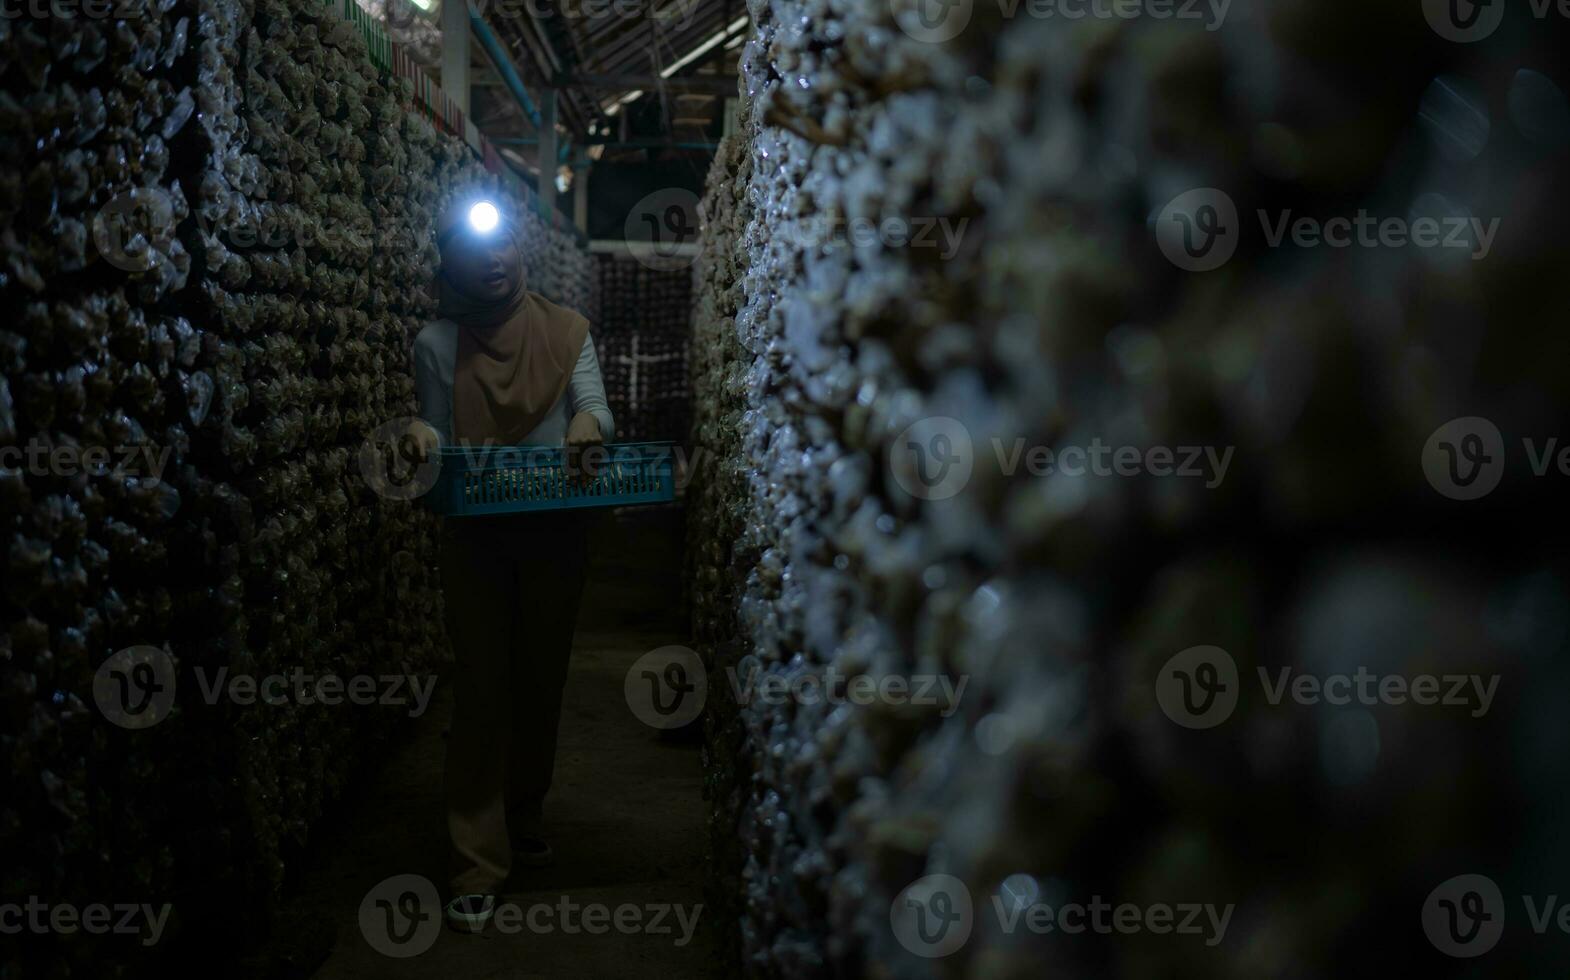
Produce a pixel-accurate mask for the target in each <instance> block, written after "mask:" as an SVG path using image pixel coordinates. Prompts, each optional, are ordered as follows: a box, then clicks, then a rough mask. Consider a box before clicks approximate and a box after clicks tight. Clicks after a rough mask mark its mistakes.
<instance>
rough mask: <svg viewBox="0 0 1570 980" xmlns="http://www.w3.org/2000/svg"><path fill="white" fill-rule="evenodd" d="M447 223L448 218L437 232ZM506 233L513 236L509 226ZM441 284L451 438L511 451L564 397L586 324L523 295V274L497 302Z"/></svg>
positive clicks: (534, 296)
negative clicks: (451, 330) (450, 352)
mask: <svg viewBox="0 0 1570 980" xmlns="http://www.w3.org/2000/svg"><path fill="white" fill-rule="evenodd" d="M452 220H455V218H454V216H453V215H451V214H449V215H448V216H447V217H446V218H444V220H443V221H442V222H441V226H442V227H446V226H447V225H448V224H449V223H450V222H451V221H452ZM506 227H507V234H509V235H513V234H514V232H513V228H512V225H511V223H508V224H507V226H506ZM449 240H450V239H449ZM514 240H515V241H516V237H515V239H514ZM520 264H521V263H520ZM439 285H440V291H441V295H440V299H439V303H438V312H439V313H440V315H441V317H442V318H443V319H446V320H451V321H452V322H453V323H455V324H457V325H458V358H457V364H456V366H455V368H454V370H453V386H452V408H453V413H452V414H453V419H452V428H453V437H454V438H455V439H457V440H458V441H459V442H464V443H473V444H485V443H495V444H500V445H517V444H518V443H520V442H522V441H523V439H524V438H525V437H526V436H527V435H528V434H529V433H530V432H533V431H534V429H535V428H536V427H538V426H539V424H540V423H541V422H542V421H544V419H545V416H546V415H547V414H549V413H550V410H551V409H552V408H553V407H554V406H555V405H556V402H557V401H558V400H559V399H560V398H561V396H562V393H563V392H565V391H566V390H567V384H568V382H570V381H571V380H572V371H573V368H574V367H575V366H576V365H577V363H578V355H579V354H580V353H581V352H582V351H583V343H584V340H585V338H587V337H588V335H589V321H588V320H587V319H585V318H584V317H582V316H580V315H579V314H577V313H574V312H573V311H571V310H569V309H566V308H564V307H560V306H557V305H556V304H555V303H552V302H550V301H548V300H546V299H545V298H544V297H543V296H540V295H539V294H538V293H532V292H529V291H528V290H527V289H526V288H524V281H523V269H522V268H520V269H519V270H518V286H517V288H516V289H514V290H513V293H512V295H510V296H508V297H507V298H506V299H504V300H501V301H500V302H497V303H481V302H476V301H475V300H473V299H470V298H469V297H467V296H465V295H463V294H462V293H460V292H459V291H458V290H457V288H456V287H454V286H453V285H452V283H451V282H449V281H448V280H447V276H446V274H445V273H444V274H443V275H442V276H441V277H440V279H439Z"/></svg>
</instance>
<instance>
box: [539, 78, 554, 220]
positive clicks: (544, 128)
mask: <svg viewBox="0 0 1570 980" xmlns="http://www.w3.org/2000/svg"><path fill="white" fill-rule="evenodd" d="M544 102H545V105H544V106H543V107H542V111H541V113H540V217H542V218H544V219H545V220H546V221H548V222H550V223H551V224H552V226H554V225H555V222H556V167H557V160H556V90H555V89H554V88H548V89H546V90H545V99H544Z"/></svg>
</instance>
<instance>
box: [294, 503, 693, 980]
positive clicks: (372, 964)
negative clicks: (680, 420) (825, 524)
mask: <svg viewBox="0 0 1570 980" xmlns="http://www.w3.org/2000/svg"><path fill="white" fill-rule="evenodd" d="M680 520H681V515H680V512H679V511H675V510H671V509H661V510H635V511H629V512H627V513H625V514H623V515H618V516H615V517H612V516H609V515H608V516H607V517H606V519H605V520H604V521H603V522H602V524H601V525H600V527H599V528H598V529H597V530H596V534H595V541H594V572H593V574H592V576H591V578H590V583H589V590H588V592H587V594H586V595H585V598H584V607H583V612H582V615H581V616H580V617H579V627H578V637H577V643H576V645H575V647H574V651H573V660H572V671H571V675H570V677H569V679H568V682H567V692H566V703H565V705H564V708H563V713H562V727H561V737H560V747H559V754H558V756H557V765H556V777H555V783H554V786H553V788H552V791H551V796H550V798H549V799H548V800H547V804H546V820H547V822H548V831H549V833H550V837H551V841H552V845H553V846H554V848H555V850H556V854H557V858H556V864H555V866H554V867H552V868H547V869H540V870H527V869H525V870H519V871H515V872H514V874H513V880H512V881H510V882H509V883H508V885H507V890H506V891H505V892H504V894H503V896H502V901H503V902H504V903H512V904H515V905H517V906H520V907H521V909H522V910H523V914H521V915H520V916H519V918H520V920H521V921H520V922H519V923H518V924H517V925H516V926H515V927H513V928H512V929H511V930H510V933H506V934H504V933H503V932H502V931H501V930H499V929H498V928H497V927H496V926H495V925H494V924H493V926H492V927H491V928H489V929H487V930H486V931H485V933H483V934H482V935H479V936H470V935H462V934H459V933H455V932H452V931H450V930H448V929H445V928H443V929H441V931H440V935H438V936H436V938H435V942H434V945H432V946H430V948H429V949H428V950H427V951H426V952H424V953H422V954H421V955H419V956H416V957H411V958H406V959H399V958H393V957H390V956H387V955H384V954H383V953H380V952H378V951H377V950H376V949H375V948H373V946H372V945H371V944H370V943H369V942H368V941H367V940H366V938H365V935H364V932H363V931H362V929H361V924H360V918H359V914H360V908H361V903H362V901H363V900H364V899H365V897H366V895H367V894H368V893H369V892H370V891H371V890H372V889H373V888H375V887H376V886H377V885H378V883H379V882H382V881H384V880H385V879H387V878H388V877H391V876H393V875H399V874H416V875H422V876H424V877H426V878H428V879H429V880H430V881H431V882H433V883H434V884H435V885H436V886H437V887H438V888H440V887H442V883H443V881H444V879H445V867H446V860H447V842H446V832H445V826H444V824H443V818H442V811H441V796H440V794H441V774H442V755H443V748H444V733H445V731H446V727H447V720H448V718H449V716H450V714H451V712H452V700H451V692H450V691H448V690H445V689H439V693H438V696H437V699H436V706H435V707H434V708H433V710H432V711H431V712H429V714H428V715H427V716H426V717H425V718H423V719H421V720H420V721H419V722H417V723H416V724H417V726H418V727H417V729H416V731H415V733H414V736H413V738H412V739H411V740H409V741H408V742H406V743H404V744H403V745H402V746H401V747H400V748H399V749H398V751H397V754H396V756H395V758H393V759H391V760H390V761H389V762H388V763H387V764H386V766H385V767H384V768H383V770H382V771H381V772H380V773H379V774H377V775H376V776H375V777H374V779H373V780H372V782H371V783H370V785H369V786H368V787H367V789H366V790H365V791H364V793H363V795H362V796H361V797H360V798H359V799H357V800H356V801H355V802H354V803H353V805H352V806H351V807H349V808H348V809H347V819H348V821H349V826H348V828H347V830H346V831H345V832H343V833H342V834H341V835H340V834H336V833H335V834H334V838H335V839H334V841H333V846H334V850H333V852H332V854H331V855H330V858H329V859H328V860H327V861H326V866H325V867H324V868H323V869H322V870H321V871H320V872H319V873H315V874H312V875H309V876H307V878H306V880H305V882H304V883H303V887H302V889H301V894H300V897H299V898H298V899H296V900H294V901H291V902H289V903H287V905H288V907H287V909H286V910H285V915H284V916H283V919H284V921H285V922H286V923H287V922H290V921H293V922H296V923H299V925H300V927H301V929H302V930H303V931H306V932H309V931H313V930H316V929H321V928H323V927H324V926H328V925H330V926H331V928H332V929H333V931H334V940H333V946H332V951H331V953H330V954H329V955H328V956H327V959H326V961H325V963H323V964H322V965H321V966H320V968H319V969H318V970H316V972H315V973H314V974H312V975H313V976H314V977H316V978H317V980H361V978H373V977H374V978H378V980H381V978H404V977H407V978H442V980H446V978H474V980H481V978H507V980H528V978H534V977H541V978H553V980H554V978H579V977H590V978H602V977H610V978H615V977H636V978H647V977H661V978H665V977H669V978H688V977H692V978H700V977H706V976H711V975H713V969H714V966H713V962H712V959H713V957H712V950H713V948H714V944H713V940H712V936H713V933H712V931H711V930H712V929H713V928H714V923H713V922H710V921H707V919H708V911H707V909H704V910H702V911H701V912H699V911H698V907H699V906H700V905H702V904H703V902H704V896H703V874H704V867H703V849H704V842H705V840H706V833H705V829H704V828H705V808H704V803H703V800H702V797H701V793H702V773H701V769H700V761H699V750H698V747H697V744H696V742H695V741H694V740H692V739H673V738H671V737H669V736H662V735H661V734H660V733H658V732H656V731H654V730H653V729H651V728H649V727H647V726H645V725H644V724H643V723H641V722H640V721H639V720H638V719H637V718H636V717H635V716H634V715H633V713H632V712H631V711H630V710H629V709H628V707H627V704H626V702H625V699H624V697H623V693H622V690H623V688H622V684H623V679H624V676H625V674H626V672H627V669H628V667H629V666H631V664H632V662H633V661H634V660H636V659H637V658H638V657H639V656H641V655H642V654H644V653H645V652H647V651H649V650H651V649H654V648H655V647H658V646H663V645H666V644H671V643H681V642H683V641H684V628H685V622H684V618H683V614H682V605H681V593H680V590H681V575H680V562H681V553H682V551H681V529H680ZM564 900H565V901H566V902H568V903H570V905H568V906H567V908H568V909H569V910H570V911H569V912H568V913H567V914H566V915H565V916H564V915H563V912H562V909H563V905H562V903H563V901H564ZM541 906H544V907H548V908H539V907H541ZM587 906H600V907H604V908H605V909H607V910H608V911H606V912H605V913H603V915H604V920H603V922H600V921H596V920H594V919H593V918H591V919H590V920H589V921H588V922H587V924H588V925H590V926H591V927H596V929H597V934H596V933H591V932H589V931H586V930H585V929H584V928H583V926H584V925H585V920H584V918H583V916H584V914H585V913H584V909H585V907H587ZM625 906H632V907H633V908H635V909H636V910H637V912H636V913H634V912H633V911H631V910H628V909H626V908H624V907H625ZM677 906H679V914H678V910H677V909H676V908H675V907H677ZM660 908H664V909H665V911H664V912H663V913H662V912H660V911H659V909H660ZM593 914H596V913H591V916H592V915H593ZM635 914H636V915H637V917H638V920H639V921H641V922H643V923H646V924H647V923H651V922H652V920H653V918H654V916H656V915H658V916H660V918H661V922H660V924H659V927H658V928H661V929H668V930H669V931H668V932H663V933H661V934H650V933H649V932H648V931H647V930H646V929H644V928H642V927H637V928H629V927H628V926H627V924H629V923H630V922H631V921H632V920H633V916H634V915H635ZM694 915H696V916H697V920H696V927H695V929H690V930H684V927H683V924H682V922H683V920H682V918H681V916H685V917H686V921H687V922H689V923H691V922H692V921H693V917H694ZM618 922H621V923H623V926H621V927H618V924H617V923H618ZM531 925H532V927H531ZM684 931H690V932H691V936H690V940H689V941H687V942H685V943H684V944H683V942H682V938H683V932H684ZM324 938H325V937H324ZM291 958H292V957H291ZM296 962H297V964H298V961H296Z"/></svg>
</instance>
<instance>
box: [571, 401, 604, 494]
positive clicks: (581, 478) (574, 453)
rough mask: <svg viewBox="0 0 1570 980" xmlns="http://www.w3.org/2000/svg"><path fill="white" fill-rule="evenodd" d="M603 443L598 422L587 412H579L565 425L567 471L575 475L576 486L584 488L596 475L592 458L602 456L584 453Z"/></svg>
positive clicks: (595, 467) (596, 468) (596, 469)
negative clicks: (589, 448)
mask: <svg viewBox="0 0 1570 980" xmlns="http://www.w3.org/2000/svg"><path fill="white" fill-rule="evenodd" d="M604 442H605V437H604V436H603V435H602V434H601V433H600V422H599V420H598V419H596V418H595V417H594V416H593V415H590V414H589V413H588V412H579V413H578V414H577V415H574V416H573V417H572V421H571V422H569V423H568V424H567V471H568V473H571V474H576V476H577V479H578V485H579V486H582V487H586V486H588V485H589V481H590V480H592V479H594V477H595V476H597V475H598V467H597V466H596V465H595V463H596V460H595V458H594V457H596V456H599V455H602V453H598V452H586V451H585V449H587V448H588V447H591V446H599V445H602V444H603V443H604Z"/></svg>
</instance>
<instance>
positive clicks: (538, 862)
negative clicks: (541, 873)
mask: <svg viewBox="0 0 1570 980" xmlns="http://www.w3.org/2000/svg"><path fill="white" fill-rule="evenodd" d="M512 860H513V863H514V864H516V865H517V866H518V867H520V868H548V867H550V866H551V865H552V864H553V863H555V861H556V852H555V851H552V850H551V845H549V844H547V843H545V841H544V839H542V838H539V837H534V836H532V835H526V836H523V837H519V838H518V839H517V840H515V841H513V845H512Z"/></svg>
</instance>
